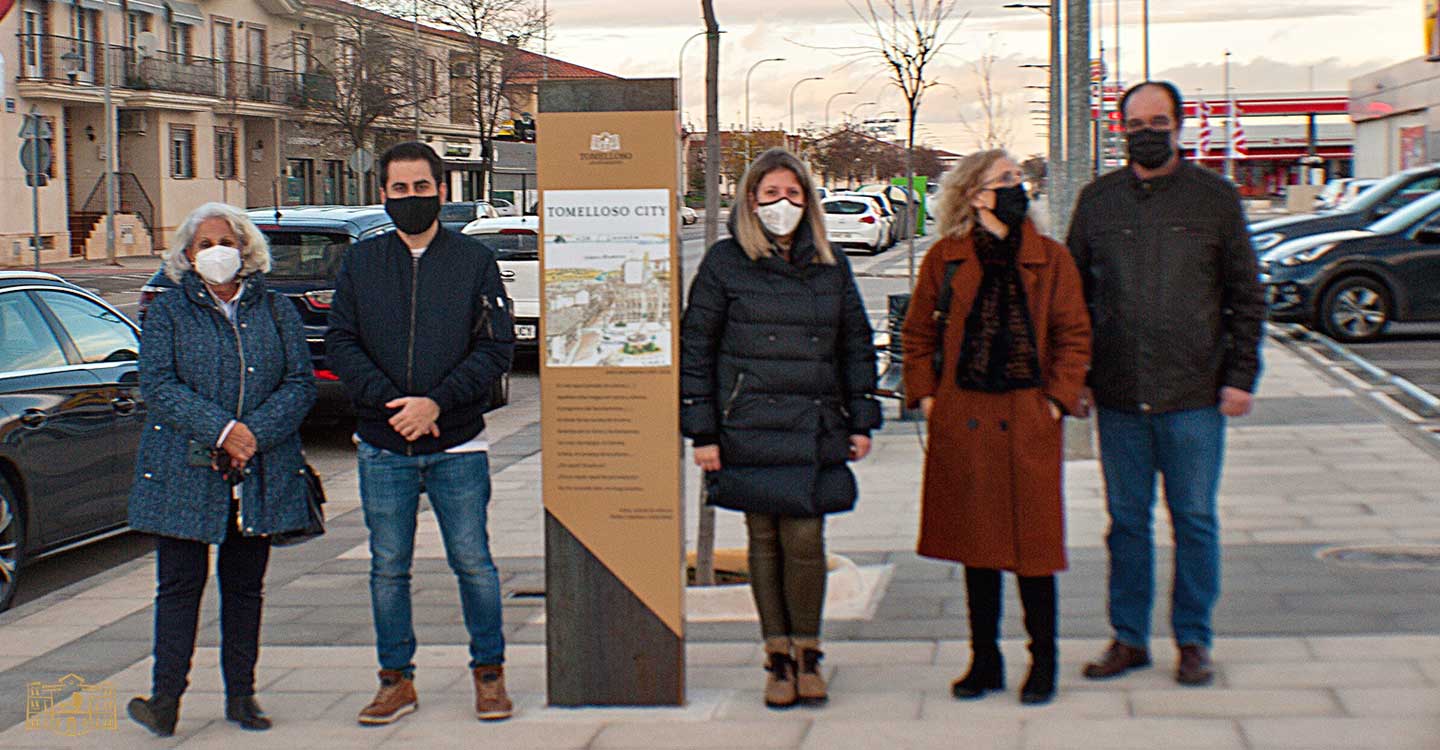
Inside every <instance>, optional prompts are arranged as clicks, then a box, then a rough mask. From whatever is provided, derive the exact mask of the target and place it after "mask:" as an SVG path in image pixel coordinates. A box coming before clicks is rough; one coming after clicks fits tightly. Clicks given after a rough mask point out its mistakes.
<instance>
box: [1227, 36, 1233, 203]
mask: <svg viewBox="0 0 1440 750" xmlns="http://www.w3.org/2000/svg"><path fill="white" fill-rule="evenodd" d="M1234 121H1235V99H1234V97H1232V96H1231V95H1230V50H1228V49H1227V50H1225V179H1227V180H1229V181H1231V182H1234V181H1235V160H1234V156H1235V142H1234V141H1232V140H1231V138H1233V137H1234V129H1233V128H1234V126H1233V125H1232V124H1231V123H1233V122H1234Z"/></svg>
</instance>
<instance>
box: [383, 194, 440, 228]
mask: <svg viewBox="0 0 1440 750" xmlns="http://www.w3.org/2000/svg"><path fill="white" fill-rule="evenodd" d="M385 213H387V214H389V215H390V220H391V221H393V222H395V228H396V229H399V230H400V231H401V232H404V233H405V234H423V233H424V232H425V231H426V230H428V229H429V228H430V227H432V226H434V225H435V219H437V218H439V216H440V196H438V195H412V196H410V197H408V198H387V199H386V200H385Z"/></svg>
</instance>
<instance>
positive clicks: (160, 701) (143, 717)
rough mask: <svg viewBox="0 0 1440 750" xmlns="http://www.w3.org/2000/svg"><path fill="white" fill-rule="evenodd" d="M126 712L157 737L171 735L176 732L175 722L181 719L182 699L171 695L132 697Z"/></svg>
mask: <svg viewBox="0 0 1440 750" xmlns="http://www.w3.org/2000/svg"><path fill="white" fill-rule="evenodd" d="M125 712H126V713H128V714H130V718H132V719H134V720H135V723H137V724H139V725H140V726H142V727H145V728H146V729H149V730H150V731H151V732H153V733H154V734H155V736H156V737H170V736H172V735H174V734H175V723H176V722H178V721H179V720H180V699H179V698H176V697H174V696H170V695H153V696H151V697H149V698H148V699H147V698H139V697H136V698H131V699H130V704H129V705H127V706H126V707H125Z"/></svg>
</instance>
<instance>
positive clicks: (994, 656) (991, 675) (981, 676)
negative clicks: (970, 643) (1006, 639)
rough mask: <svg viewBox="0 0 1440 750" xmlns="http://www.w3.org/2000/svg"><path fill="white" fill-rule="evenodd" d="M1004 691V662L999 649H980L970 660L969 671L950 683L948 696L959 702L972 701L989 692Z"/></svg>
mask: <svg viewBox="0 0 1440 750" xmlns="http://www.w3.org/2000/svg"><path fill="white" fill-rule="evenodd" d="M1004 689H1005V662H1004V660H1003V659H1002V658H1001V657H1000V649H998V648H996V649H981V650H978V651H976V652H975V654H974V656H973V657H971V660H970V671H969V672H966V673H965V676H964V677H962V678H960V679H958V680H956V681H954V682H952V683H950V694H951V695H953V696H955V697H956V698H958V699H960V700H972V699H974V698H979V697H981V696H983V695H985V693H986V692H988V691H991V690H1004Z"/></svg>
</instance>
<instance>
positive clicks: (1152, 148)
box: [1127, 128, 1175, 169]
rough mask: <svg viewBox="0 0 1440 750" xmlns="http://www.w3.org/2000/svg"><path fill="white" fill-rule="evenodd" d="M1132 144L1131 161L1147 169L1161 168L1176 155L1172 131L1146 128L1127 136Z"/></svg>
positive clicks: (1130, 144)
mask: <svg viewBox="0 0 1440 750" xmlns="http://www.w3.org/2000/svg"><path fill="white" fill-rule="evenodd" d="M1127 140H1128V142H1129V146H1130V161H1132V162H1134V163H1135V164H1139V165H1140V166H1142V167H1144V168H1146V169H1159V168H1160V167H1163V166H1165V162H1168V161H1170V157H1171V156H1174V155H1175V147H1174V146H1172V145H1170V131H1168V130H1155V129H1153V128H1145V129H1144V130H1137V131H1135V132H1133V133H1130V134H1129V136H1127Z"/></svg>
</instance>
